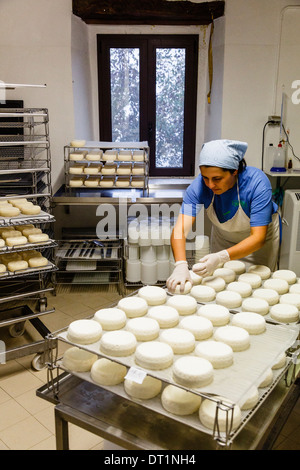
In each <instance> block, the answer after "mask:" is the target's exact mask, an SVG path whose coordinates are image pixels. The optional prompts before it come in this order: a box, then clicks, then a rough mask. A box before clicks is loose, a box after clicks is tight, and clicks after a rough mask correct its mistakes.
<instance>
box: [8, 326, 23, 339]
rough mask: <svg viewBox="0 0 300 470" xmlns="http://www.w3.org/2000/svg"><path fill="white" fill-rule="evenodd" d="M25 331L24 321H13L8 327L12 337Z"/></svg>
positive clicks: (16, 336)
mask: <svg viewBox="0 0 300 470" xmlns="http://www.w3.org/2000/svg"><path fill="white" fill-rule="evenodd" d="M24 332H25V323H14V324H13V325H11V326H10V327H9V334H10V336H12V337H13V338H18V337H19V336H22V335H23V334H24Z"/></svg>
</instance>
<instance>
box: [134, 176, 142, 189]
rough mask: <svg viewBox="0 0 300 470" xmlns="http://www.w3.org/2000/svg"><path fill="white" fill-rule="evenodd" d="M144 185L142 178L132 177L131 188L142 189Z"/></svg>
mask: <svg viewBox="0 0 300 470" xmlns="http://www.w3.org/2000/svg"><path fill="white" fill-rule="evenodd" d="M144 185H145V178H144V177H142V176H132V178H131V186H132V187H133V188H143V187H144Z"/></svg>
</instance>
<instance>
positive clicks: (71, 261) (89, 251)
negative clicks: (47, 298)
mask: <svg viewBox="0 0 300 470" xmlns="http://www.w3.org/2000/svg"><path fill="white" fill-rule="evenodd" d="M55 265H56V266H57V268H58V271H57V272H56V274H55V278H56V282H57V283H58V284H69V285H74V284H78V283H80V284H81V285H84V284H89V285H93V284H109V285H112V284H115V285H116V286H117V288H118V292H119V293H120V294H121V293H122V292H123V276H122V272H123V269H122V240H120V239H111V238H110V239H104V240H102V239H89V238H88V239H84V240H83V239H71V240H70V239H68V240H61V241H58V247H57V248H56V250H55Z"/></svg>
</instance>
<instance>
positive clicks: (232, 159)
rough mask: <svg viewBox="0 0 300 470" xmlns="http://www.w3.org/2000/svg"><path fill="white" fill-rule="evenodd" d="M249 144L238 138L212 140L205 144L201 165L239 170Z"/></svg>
mask: <svg viewBox="0 0 300 470" xmlns="http://www.w3.org/2000/svg"><path fill="white" fill-rule="evenodd" d="M247 148H248V144H247V143H246V142H239V141H238V140H212V141H211V142H207V143H206V144H203V146H202V150H201V152H200V162H199V165H200V166H201V165H205V166H216V167H218V168H226V169H228V170H237V169H238V167H239V163H240V161H241V160H242V159H243V158H244V155H245V153H246V150H247Z"/></svg>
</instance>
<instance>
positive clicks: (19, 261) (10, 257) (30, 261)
mask: <svg viewBox="0 0 300 470" xmlns="http://www.w3.org/2000/svg"><path fill="white" fill-rule="evenodd" d="M0 263H1V264H0V273H1V274H4V273H6V272H7V271H9V272H13V273H16V272H18V271H23V270H24V269H28V268H42V267H44V266H47V265H48V259H47V258H45V257H44V256H42V254H41V253H40V252H39V251H36V250H28V251H19V252H15V253H5V254H2V255H0Z"/></svg>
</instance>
